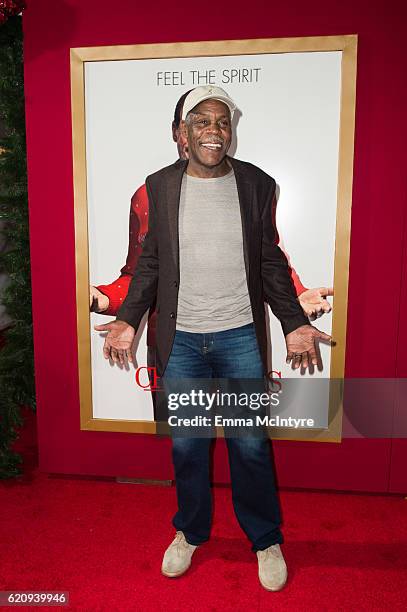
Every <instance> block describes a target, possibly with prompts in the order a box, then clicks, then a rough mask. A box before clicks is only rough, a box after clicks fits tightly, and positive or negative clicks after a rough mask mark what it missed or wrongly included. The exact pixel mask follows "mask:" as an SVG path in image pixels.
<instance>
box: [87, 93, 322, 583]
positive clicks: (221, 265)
mask: <svg viewBox="0 0 407 612" xmlns="http://www.w3.org/2000/svg"><path fill="white" fill-rule="evenodd" d="M235 108H236V106H235V104H234V102H233V101H232V100H231V98H230V97H229V96H228V94H227V93H226V92H225V91H224V90H222V89H220V88H218V87H210V86H205V87H197V88H195V89H194V90H192V91H191V92H190V93H189V94H188V96H187V97H186V99H185V102H184V107H183V111H182V122H181V129H182V132H183V134H184V135H185V137H186V138H187V142H188V156H189V159H188V160H179V161H177V162H176V163H175V164H172V165H171V166H168V167H167V168H164V169H162V170H160V171H159V172H156V173H155V174H153V175H151V176H149V177H147V179H146V187H147V192H148V199H149V206H150V218H149V230H148V233H147V236H146V238H145V241H144V245H143V251H142V253H141V256H140V258H139V261H138V265H137V268H136V270H135V273H134V276H133V279H132V281H131V283H130V286H129V291H128V295H127V298H126V299H125V300H124V302H123V305H122V306H121V308H120V309H119V311H118V313H117V319H116V321H113V322H111V323H108V324H105V325H96V326H95V329H96V330H98V331H106V330H107V331H108V332H109V333H108V334H107V337H106V340H105V345H104V349H103V352H104V355H105V357H106V358H112V359H113V360H114V361H116V362H120V363H125V360H126V359H128V360H129V361H132V353H131V345H132V342H133V339H134V336H135V332H136V330H137V328H138V325H139V323H140V321H141V318H142V317H143V315H144V313H145V311H146V310H147V308H149V306H150V305H151V304H152V303H153V302H154V301H155V300H156V302H157V335H156V349H157V361H156V363H157V371H158V375H159V376H164V378H165V379H169V380H170V379H175V378H179V379H182V378H212V377H215V378H228V379H229V378H230V379H245V378H258V379H260V378H262V377H263V376H265V375H266V374H267V339H266V338H267V337H266V325H265V310H264V298H266V300H267V301H268V303H269V304H270V306H271V308H272V310H273V312H274V314H275V315H276V316H277V317H278V318H279V320H280V322H281V325H282V328H283V332H284V334H285V337H286V344H287V363H292V365H293V367H294V368H299V367H303V368H307V367H308V366H309V365H311V364H313V365H315V364H316V363H317V355H316V348H315V341H316V340H318V339H321V340H325V341H330V339H331V338H330V336H328V335H327V334H324V333H323V332H320V331H319V330H317V329H316V328H314V327H313V326H312V325H310V324H309V321H308V319H307V318H306V316H305V315H304V313H303V311H302V308H301V306H300V304H299V302H298V300H297V297H296V294H295V291H294V288H293V284H292V281H291V278H290V273H289V269H288V264H287V260H286V258H285V256H284V254H283V253H282V251H281V250H280V248H279V247H278V246H277V243H276V230H275V227H274V223H273V202H274V197H275V187H276V184H275V181H274V179H272V178H271V177H269V176H268V175H267V174H265V173H264V172H263V171H262V170H260V169H259V168H257V167H255V166H253V165H252V164H249V163H246V162H242V161H239V160H237V159H233V158H230V157H228V156H227V152H228V149H229V146H230V143H231V137H232V127H231V119H232V115H233V112H234V110H235ZM226 442H227V446H228V452H229V461H230V466H231V482H232V489H233V504H234V509H235V513H236V515H237V518H238V521H239V523H240V525H241V526H242V528H243V530H244V531H245V533H246V535H247V536H248V538H249V539H250V541H251V542H252V550H253V551H254V552H256V554H257V557H258V564H259V578H260V582H261V584H262V585H263V586H264V587H265V588H266V589H268V590H272V591H276V590H279V589H281V588H282V587H283V586H284V584H285V582H286V579H287V568H286V564H285V561H284V557H283V554H282V552H281V549H280V544H281V543H282V542H283V537H282V533H281V531H280V511H279V506H278V500H277V496H276V490H275V485H274V475H273V470H272V464H271V459H270V454H269V445H268V440H266V439H265V438H264V437H259V438H250V439H247V438H245V437H241V438H237V437H236V438H227V439H226ZM209 444H210V438H188V437H186V438H183V437H178V438H176V437H174V438H173V461H174V469H175V477H176V486H177V498H178V512H177V513H176V515H175V517H174V519H173V525H174V527H175V529H176V531H177V533H176V537H175V539H174V541H173V542H172V543H171V544H170V546H169V547H168V549H167V550H166V552H165V554H164V559H163V564H162V573H163V574H164V575H166V576H170V577H174V576H180V575H181V574H183V573H184V572H185V571H186V570H187V569H188V567H189V566H190V563H191V559H192V555H193V553H194V552H195V550H196V548H197V546H199V545H200V544H202V543H203V542H205V541H206V540H208V538H209V530H210V520H211V494H210V485H209V467H208V466H209Z"/></svg>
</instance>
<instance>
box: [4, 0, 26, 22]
mask: <svg viewBox="0 0 407 612" xmlns="http://www.w3.org/2000/svg"><path fill="white" fill-rule="evenodd" d="M25 8H27V4H26V2H25V0H0V25H1V24H3V23H5V22H6V21H7V19H8V18H9V17H12V16H13V15H19V13H21V12H22V11H23V10H24V9H25Z"/></svg>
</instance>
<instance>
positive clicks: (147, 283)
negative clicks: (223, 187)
mask: <svg viewBox="0 0 407 612" xmlns="http://www.w3.org/2000/svg"><path fill="white" fill-rule="evenodd" d="M228 161H229V162H230V164H231V166H232V167H233V170H234V173H235V178H236V184H237V191H238V196H239V204H240V212H241V218H242V233H243V236H242V237H243V255H244V262H245V269H246V279H247V286H248V290H249V296H250V302H251V307H252V312H253V321H254V325H255V329H256V336H257V341H258V344H259V350H260V354H261V358H262V362H263V368H264V373H265V374H266V373H267V334H266V321H265V308H264V301H265V300H266V301H267V302H268V303H269V304H270V307H271V309H272V311H273V313H274V314H275V315H276V317H277V318H278V319H279V320H280V322H281V326H282V328H283V332H284V334H285V335H287V334H288V333H290V332H291V331H294V330H295V329H297V327H300V326H301V325H306V324H308V323H309V321H308V319H307V317H306V316H305V315H304V313H303V310H302V308H301V306H300V304H299V302H298V300H297V296H296V292H295V289H294V285H293V283H292V280H291V277H290V272H289V267H288V262H287V259H286V257H285V255H284V253H283V252H282V251H281V249H280V248H279V247H278V245H277V241H278V237H277V231H276V228H275V225H274V222H273V200H274V197H275V190H276V183H275V180H274V179H273V178H271V177H270V176H268V174H266V173H265V172H263V171H262V170H260V168H257V167H256V166H254V165H253V164H249V163H247V162H243V161H239V160H238V159H234V158H232V157H228ZM187 165H188V161H186V160H177V161H176V162H175V163H174V164H171V165H170V166H167V167H166V168H163V169H162V170H159V171H158V172H155V173H154V174H152V175H150V176H148V177H147V179H146V187H147V193H148V201H149V228H148V232H147V235H146V237H145V240H144V243H143V249H142V253H141V255H140V257H139V259H138V262H137V266H136V269H135V272H134V276H133V278H132V281H131V283H130V285H129V290H128V294H127V297H126V299H125V300H124V301H123V304H122V305H121V307H120V308H119V310H118V312H117V320H120V321H126V322H127V323H129V324H130V325H132V326H133V327H134V328H135V329H136V330H137V328H138V326H139V324H140V321H141V319H142V317H143V315H144V313H145V312H146V310H147V309H148V308H149V307H150V306H151V305H152V304H154V302H156V311H157V334H156V367H157V374H158V376H162V375H163V373H164V371H165V368H166V365H167V362H168V358H169V356H170V353H171V348H172V344H173V340H174V335H175V330H176V318H177V304H178V288H179V282H180V270H179V252H178V250H179V241H178V211H179V200H180V193H181V182H182V177H183V174H184V172H185V170H186V168H187ZM215 221H216V220H215Z"/></svg>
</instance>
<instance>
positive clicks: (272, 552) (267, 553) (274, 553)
mask: <svg viewBox="0 0 407 612" xmlns="http://www.w3.org/2000/svg"><path fill="white" fill-rule="evenodd" d="M259 553H260V558H261V559H262V560H264V561H265V560H266V559H268V558H269V557H275V558H276V559H279V558H280V556H281V555H280V551H279V546H278V544H272V545H271V546H269V547H268V548H265V549H264V550H260V551H259Z"/></svg>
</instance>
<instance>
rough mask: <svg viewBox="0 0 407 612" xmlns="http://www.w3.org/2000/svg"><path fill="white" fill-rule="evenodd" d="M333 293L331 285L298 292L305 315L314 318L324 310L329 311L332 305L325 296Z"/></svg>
mask: <svg viewBox="0 0 407 612" xmlns="http://www.w3.org/2000/svg"><path fill="white" fill-rule="evenodd" d="M333 294H334V290H333V287H315V288H314V289H306V290H305V291H303V292H302V293H300V295H299V296H298V300H299V302H300V304H301V306H302V309H303V311H304V313H305V314H306V315H307V317H310V319H311V320H314V319H317V318H318V317H320V316H321V315H323V314H324V313H325V312H331V310H332V306H331V304H330V303H329V302H328V300H327V299H325V298H327V297H328V296H329V295H333Z"/></svg>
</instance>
